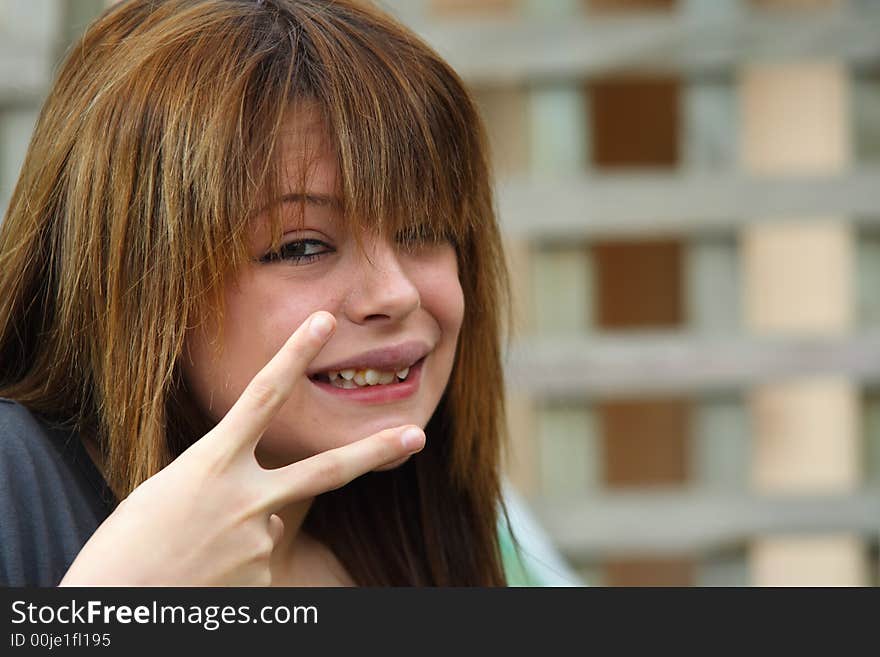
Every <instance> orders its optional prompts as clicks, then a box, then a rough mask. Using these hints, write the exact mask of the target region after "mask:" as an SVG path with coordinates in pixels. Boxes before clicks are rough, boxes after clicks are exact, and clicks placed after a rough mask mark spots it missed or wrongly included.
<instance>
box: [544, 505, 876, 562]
mask: <svg viewBox="0 0 880 657" xmlns="http://www.w3.org/2000/svg"><path fill="white" fill-rule="evenodd" d="M528 506H529V508H530V509H531V510H532V511H533V513H534V514H535V517H536V519H537V520H538V521H539V522H540V523H541V526H542V527H544V528H545V529H546V531H547V532H548V534H549V535H550V537H551V539H552V540H553V541H554V543H555V545H557V547H558V548H559V549H560V550H561V551H562V552H563V553H564V554H565V555H566V556H567V557H568V558H570V559H573V560H584V559H593V558H596V557H601V556H603V555H611V554H616V555H617V556H620V555H621V554H622V553H626V554H628V555H632V556H639V555H649V554H650V555H658V554H678V555H683V554H684V555H687V554H699V553H702V554H705V553H710V552H713V551H715V552H717V551H722V550H725V549H729V548H737V547H742V546H743V545H744V544H746V543H747V542H748V541H750V540H751V539H754V538H756V537H768V536H773V535H777V536H781V535H786V536H791V535H828V534H834V533H855V534H862V535H867V536H871V537H874V538H876V537H877V536H880V524H878V521H877V519H878V518H880V490H878V489H876V488H869V489H865V490H861V491H856V492H852V493H829V494H826V495H818V494H816V493H813V494H809V495H806V494H805V495H794V494H789V495H776V496H759V495H755V494H748V493H745V492H743V493H736V492H727V493H725V492H715V491H709V490H701V489H698V488H694V489H690V490H686V491H682V492H667V491H664V490H660V491H650V492H642V493H636V492H633V493H630V492H626V493H623V492H621V493H602V494H598V495H595V496H590V497H584V498H580V499H566V500H556V501H554V500H549V499H541V498H531V499H529V500H528Z"/></svg>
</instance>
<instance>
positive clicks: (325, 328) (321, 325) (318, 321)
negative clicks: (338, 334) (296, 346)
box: [309, 313, 333, 338]
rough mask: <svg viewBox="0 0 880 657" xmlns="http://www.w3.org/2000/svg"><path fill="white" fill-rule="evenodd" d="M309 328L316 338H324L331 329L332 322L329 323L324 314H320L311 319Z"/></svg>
mask: <svg viewBox="0 0 880 657" xmlns="http://www.w3.org/2000/svg"><path fill="white" fill-rule="evenodd" d="M309 328H310V329H311V330H312V335H314V336H315V337H316V338H326V337H327V336H328V335H329V334H330V331H331V330H332V329H333V322H331V321H330V318H329V317H327V314H326V313H321V314H320V315H317V316H315V317H313V318H312V321H311V323H310V324H309Z"/></svg>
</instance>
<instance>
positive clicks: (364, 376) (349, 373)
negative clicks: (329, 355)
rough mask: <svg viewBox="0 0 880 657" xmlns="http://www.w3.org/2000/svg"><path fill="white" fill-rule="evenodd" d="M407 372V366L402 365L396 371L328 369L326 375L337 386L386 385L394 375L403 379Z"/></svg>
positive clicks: (391, 380)
mask: <svg viewBox="0 0 880 657" xmlns="http://www.w3.org/2000/svg"><path fill="white" fill-rule="evenodd" d="M408 374H409V368H408V367H404V368H403V369H402V370H397V371H396V372H385V371H382V370H374V369H369V368H368V369H365V370H353V369H347V370H339V371H337V370H330V371H329V372H327V376H329V377H330V382H331V383H332V384H333V385H334V386H336V387H337V388H357V387H359V386H374V385H386V384H389V383H392V382H393V381H394V379H395V377H397V378H399V379H405V378H406V377H407V375H408Z"/></svg>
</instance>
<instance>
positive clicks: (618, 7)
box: [582, 0, 676, 12]
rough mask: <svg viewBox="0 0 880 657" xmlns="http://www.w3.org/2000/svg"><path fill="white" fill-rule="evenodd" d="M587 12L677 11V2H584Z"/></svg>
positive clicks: (596, 0) (634, 0)
mask: <svg viewBox="0 0 880 657" xmlns="http://www.w3.org/2000/svg"><path fill="white" fill-rule="evenodd" d="M582 1H583V5H584V7H585V9H586V10H587V11H591V12H608V11H634V10H637V11H644V10H652V9H667V10H671V9H675V6H676V0H582Z"/></svg>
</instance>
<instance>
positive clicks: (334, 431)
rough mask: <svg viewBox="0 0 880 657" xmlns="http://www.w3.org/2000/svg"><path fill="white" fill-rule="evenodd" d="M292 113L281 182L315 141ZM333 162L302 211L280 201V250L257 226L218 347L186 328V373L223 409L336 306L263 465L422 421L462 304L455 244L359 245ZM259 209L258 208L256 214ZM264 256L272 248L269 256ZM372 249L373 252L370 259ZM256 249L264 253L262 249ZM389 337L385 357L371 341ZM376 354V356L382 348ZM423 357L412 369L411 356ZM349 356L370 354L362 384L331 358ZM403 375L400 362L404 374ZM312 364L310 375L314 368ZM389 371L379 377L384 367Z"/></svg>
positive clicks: (293, 176) (311, 127)
mask: <svg viewBox="0 0 880 657" xmlns="http://www.w3.org/2000/svg"><path fill="white" fill-rule="evenodd" d="M309 116H310V118H311V119H312V120H311V122H309V123H306V122H303V121H297V122H291V123H289V124H288V126H289V128H288V131H286V132H285V134H284V135H283V142H282V145H283V162H282V164H283V166H284V168H283V171H284V172H285V178H284V180H285V182H286V183H287V189H285V190H283V191H284V193H285V194H287V193H288V192H290V193H293V192H294V191H297V190H296V183H297V181H299V180H300V171H299V169H298V167H299V166H301V162H302V154H303V143H304V142H303V141H302V138H303V137H310V139H311V141H310V143H314V139H315V138H316V137H317V135H319V134H322V133H320V126H321V124H320V122H319V121H318V120H317V118H316V117H315V115H309ZM336 170H337V164H336V160H335V157H334V156H333V155H332V154H331V153H330V152H323V153H322V154H321V156H320V158H319V159H318V160H317V162H316V164H315V166H314V167H313V168H310V170H309V174H308V177H307V186H306V192H307V194H308V195H310V196H312V197H315V199H316V202H307V203H306V205H305V209H304V223H303V225H302V227H301V228H298V227H297V226H296V218H297V216H296V211H297V207H296V204H295V203H294V202H285V203H284V204H283V206H282V212H283V216H284V217H285V228H284V236H283V238H282V241H281V244H282V246H281V249H280V251H278V252H277V256H278V257H274V254H270V253H269V240H270V236H269V233H268V228H267V226H266V222H265V221H257V222H256V223H255V228H254V231H253V234H252V241H251V255H252V256H253V258H254V260H253V261H252V262H251V263H249V264H248V266H246V267H245V269H244V270H243V271H242V273H241V275H240V277H238V279H237V280H236V281H235V283H234V284H233V285H230V286H229V287H228V288H227V290H226V292H225V294H226V301H227V313H226V315H225V318H224V333H223V336H224V340H223V343H222V345H221V347H222V355H221V356H219V357H218V358H215V357H214V356H213V353H212V350H211V348H210V342H209V340H208V336H206V335H205V334H204V332H203V331H202V329H199V330H191V331H190V333H189V335H188V336H187V341H186V343H187V344H186V347H187V352H188V353H187V354H186V355H185V357H184V375H185V377H186V380H187V384H188V386H189V388H190V389H191V390H192V391H193V394H194V395H195V398H196V402H197V404H198V405H199V406H200V408H201V410H202V411H203V412H205V413H206V414H207V415H208V416H209V417H211V418H213V419H214V420H219V419H220V418H222V417H223V416H224V415H225V414H226V412H227V411H228V410H229V409H230V408H231V407H232V405H233V404H234V403H235V401H236V400H237V399H238V398H239V396H240V395H241V394H242V392H243V391H244V388H245V386H247V384H248V383H249V382H250V380H251V379H252V378H253V377H254V375H256V374H257V372H258V371H259V370H260V369H261V368H262V367H263V366H264V365H266V363H268V361H269V360H270V359H271V358H272V357H273V356H274V355H275V353H277V351H278V350H279V349H280V348H281V346H282V345H283V344H284V342H285V341H286V340H287V338H288V337H289V336H290V334H291V333H293V332H294V330H295V329H296V328H297V327H298V326H299V325H300V324H302V322H303V321H305V319H306V318H307V317H308V316H309V315H310V314H312V313H313V312H315V311H317V310H326V311H329V312H331V313H333V315H334V316H335V317H336V331H335V333H334V334H333V335H332V336H331V337H330V339H329V340H328V341H327V343H326V344H325V346H324V347H323V349H322V350H321V351H320V352H319V353H318V355H317V357H316V358H315V359H314V361H313V362H312V363H311V365H310V366H309V370H308V375H307V374H303V375H301V376H300V380H299V382H298V383H297V384H296V386H295V388H294V391H293V393H292V394H291V396H290V397H289V399H288V400H287V402H286V403H285V404H284V406H283V407H282V409H281V410H280V412H279V413H278V414H277V415H276V416H275V419H274V420H273V421H272V423H271V424H270V426H269V428H268V430H267V431H266V432H265V434H264V435H263V438H262V440H261V441H260V443H259V446H258V448H257V457H258V458H259V460H260V461H261V463H262V464H263V465H264V466H266V467H277V466H280V465H284V464H287V463H291V462H293V461H296V460H300V459H302V458H306V457H308V456H312V455H314V454H317V453H319V452H322V451H325V450H328V449H331V448H333V447H338V446H341V445H344V444H347V443H351V442H354V441H356V440H358V439H360V438H365V437H367V436H369V435H371V434H373V433H375V432H377V431H380V430H382V429H386V428H389V427H394V426H398V425H402V424H417V425H419V426H421V427H422V428H424V427H425V426H426V425H427V423H428V420H429V419H430V418H431V415H432V414H433V413H434V410H435V409H436V407H437V404H438V403H439V401H440V398H441V397H442V395H443V392H444V390H445V388H446V384H447V382H448V380H449V376H450V373H451V371H452V366H453V361H454V357H455V351H456V344H457V342H458V334H459V329H460V328H461V323H462V317H463V314H464V295H463V293H462V289H461V285H460V283H459V279H458V265H457V259H456V253H455V250H454V247H453V246H452V244H450V243H447V242H444V243H441V244H432V243H426V244H424V245H413V246H410V247H407V248H403V247H401V246H400V245H396V244H395V243H394V240H393V238H391V237H385V238H382V239H374V238H370V237H368V236H366V235H365V236H364V246H365V250H366V252H367V253H366V254H362V253H361V252H360V251H359V249H358V247H357V244H356V242H355V240H354V236H353V235H350V234H346V231H345V229H344V228H345V227H344V225H343V218H342V216H341V215H340V213H339V211H338V209H337V207H336V206H335V205H334V203H333V202H332V200H329V201H328V200H321V201H318V200H317V199H333V198H334V197H337V191H338V188H337V184H336V183H337V181H336ZM258 219H264V217H258ZM266 256H268V258H267V257H266ZM367 256H369V260H371V261H372V264H371V262H370V261H368V259H367ZM261 259H262V260H263V261H260V260H261ZM383 349H391V352H390V355H388V354H386V355H385V357H386V358H390V360H388V361H386V362H384V363H383V362H382V361H381V358H382V356H383V355H382V354H381V353H379V354H373V355H370V354H368V353H367V352H374V351H375V350H383ZM377 358H378V360H377ZM416 360H418V363H417V364H416V365H415V366H414V367H410V370H409V373H406V372H405V371H404V369H405V366H406V365H411V364H412V362H413V361H416ZM346 363H348V364H350V365H352V366H353V367H346V368H344V370H351V369H354V370H356V371H361V370H363V369H365V368H364V367H363V366H364V365H369V364H373V365H374V367H373V368H372V369H373V370H374V373H367V381H372V380H373V379H374V378H375V377H376V375H377V374H378V376H379V381H380V382H379V383H377V384H376V385H372V386H363V387H361V386H360V385H358V384H357V383H356V382H357V381H362V379H361V374H360V373H357V374H355V378H354V379H353V380H352V381H347V380H346V378H345V377H348V376H350V375H351V372H350V371H343V373H342V374H341V375H339V376H338V377H337V378H336V381H335V382H336V384H337V385H339V384H340V383H341V382H343V381H346V383H344V384H343V385H346V386H352V385H353V386H355V387H354V388H339V387H336V386H334V385H333V384H332V383H330V382H329V381H316V380H313V379H314V378H315V375H316V374H318V375H319V378H321V379H324V378H325V376H327V377H328V378H329V375H332V372H329V371H330V370H334V369H335V370H338V369H340V368H339V367H334V366H337V365H345V364H346ZM398 373H399V374H400V375H403V374H406V378H405V379H403V380H401V379H400V376H399V374H398ZM309 375H312V376H311V377H310V376H309ZM392 375H393V378H391V380H392V381H393V383H391V384H383V383H382V382H383V381H388V380H389V378H390V377H392Z"/></svg>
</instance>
